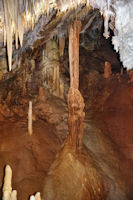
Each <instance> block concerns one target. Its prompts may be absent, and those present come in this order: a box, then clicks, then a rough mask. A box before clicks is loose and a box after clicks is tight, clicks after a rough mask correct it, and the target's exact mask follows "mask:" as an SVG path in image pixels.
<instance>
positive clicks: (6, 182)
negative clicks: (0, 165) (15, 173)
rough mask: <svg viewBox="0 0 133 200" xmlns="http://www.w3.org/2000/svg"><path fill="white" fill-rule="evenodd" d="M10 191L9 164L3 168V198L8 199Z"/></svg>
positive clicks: (10, 176) (10, 171) (10, 175)
mask: <svg viewBox="0 0 133 200" xmlns="http://www.w3.org/2000/svg"><path fill="white" fill-rule="evenodd" d="M11 192H12V170H11V167H10V166H9V165H7V166H6V168H5V177H4V185H3V198H2V199H3V200H10V198H11Z"/></svg>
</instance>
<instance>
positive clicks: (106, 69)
mask: <svg viewBox="0 0 133 200" xmlns="http://www.w3.org/2000/svg"><path fill="white" fill-rule="evenodd" d="M111 74H112V71H111V64H110V63H109V62H107V61H106V62H105V66H104V78H106V79H108V78H110V76H111Z"/></svg>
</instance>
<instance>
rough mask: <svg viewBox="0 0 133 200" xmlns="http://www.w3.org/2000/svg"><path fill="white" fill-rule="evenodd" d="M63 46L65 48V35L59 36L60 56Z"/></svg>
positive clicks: (62, 52) (62, 53)
mask: <svg viewBox="0 0 133 200" xmlns="http://www.w3.org/2000/svg"><path fill="white" fill-rule="evenodd" d="M64 48H65V36H62V37H60V38H59V53H60V56H63V55H64Z"/></svg>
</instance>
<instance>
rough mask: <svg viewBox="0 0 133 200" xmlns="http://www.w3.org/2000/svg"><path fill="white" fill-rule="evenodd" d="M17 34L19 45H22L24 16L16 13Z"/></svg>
mask: <svg viewBox="0 0 133 200" xmlns="http://www.w3.org/2000/svg"><path fill="white" fill-rule="evenodd" d="M18 35H19V41H20V45H21V47H22V46H23V35H24V16H21V15H20V14H19V15H18Z"/></svg>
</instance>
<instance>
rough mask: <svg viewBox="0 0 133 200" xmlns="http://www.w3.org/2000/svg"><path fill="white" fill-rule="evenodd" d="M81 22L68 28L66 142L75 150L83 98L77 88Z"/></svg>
mask: <svg viewBox="0 0 133 200" xmlns="http://www.w3.org/2000/svg"><path fill="white" fill-rule="evenodd" d="M80 30H81V22H80V21H75V22H74V24H73V25H71V26H70V29H69V65H70V89H69V92H68V111H69V116H68V128H69V137H68V144H70V145H72V146H73V147H74V148H75V150H77V149H78V150H80V149H81V147H82V137H83V120H84V116H85V113H84V111H83V110H84V99H83V97H82V95H81V94H80V92H79V90H78V88H79V32H80Z"/></svg>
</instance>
